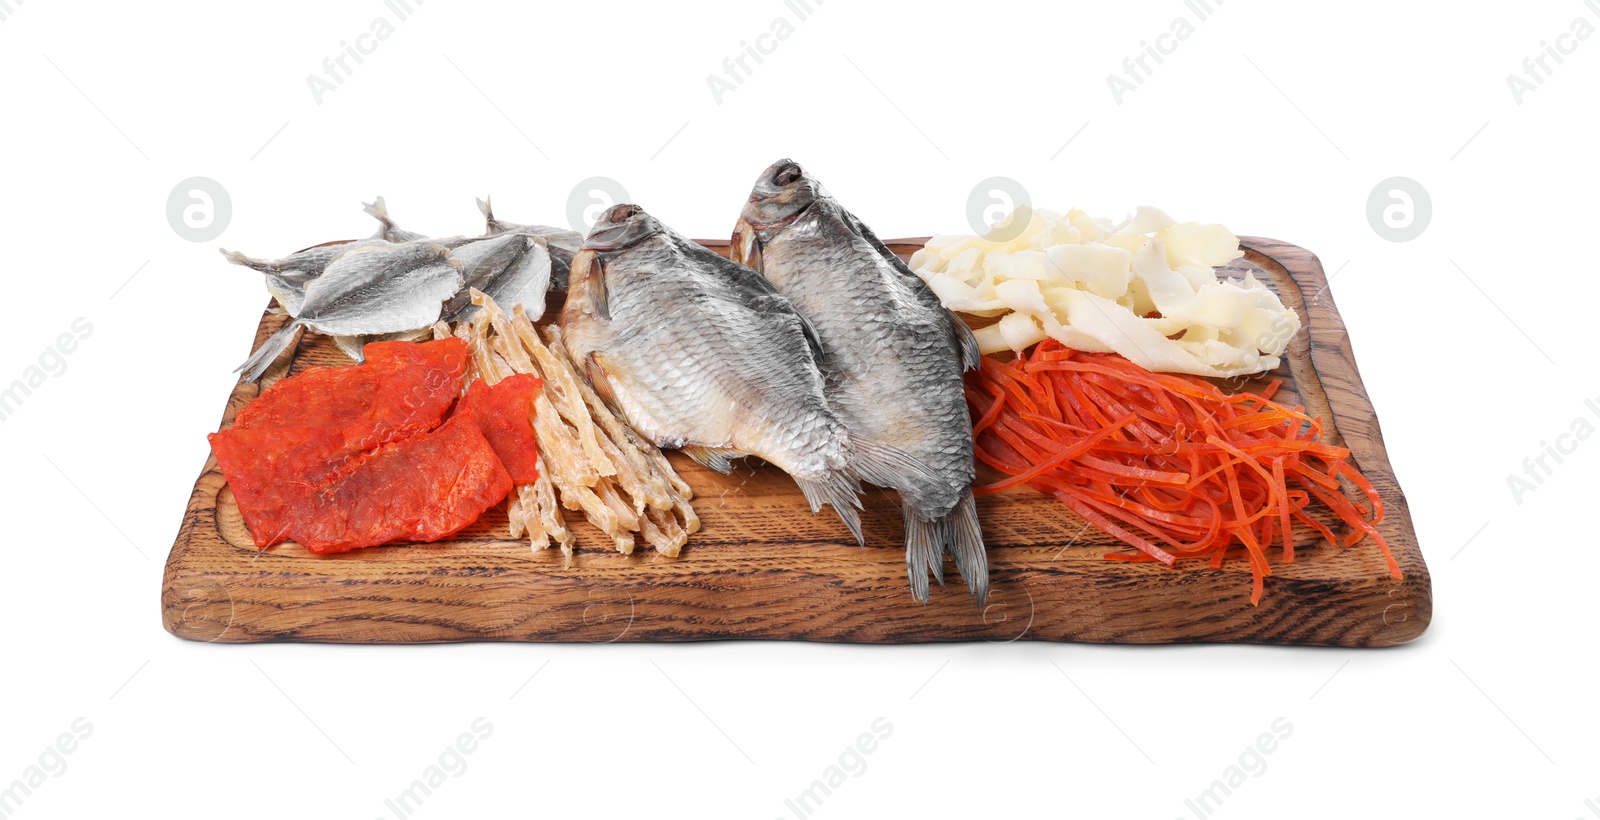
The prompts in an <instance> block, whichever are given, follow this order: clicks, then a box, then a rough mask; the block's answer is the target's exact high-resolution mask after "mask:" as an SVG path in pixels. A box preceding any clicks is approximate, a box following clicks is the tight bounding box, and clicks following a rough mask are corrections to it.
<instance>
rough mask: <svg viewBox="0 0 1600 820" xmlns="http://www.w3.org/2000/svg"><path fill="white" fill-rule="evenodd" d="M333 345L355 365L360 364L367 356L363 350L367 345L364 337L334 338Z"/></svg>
mask: <svg viewBox="0 0 1600 820" xmlns="http://www.w3.org/2000/svg"><path fill="white" fill-rule="evenodd" d="M333 344H334V346H335V347H337V348H339V350H340V352H342V353H344V355H346V356H349V357H350V360H351V361H353V362H355V363H356V364H361V363H363V362H365V361H366V360H367V354H366V352H365V350H364V348H365V347H366V344H367V337H366V336H335V337H333Z"/></svg>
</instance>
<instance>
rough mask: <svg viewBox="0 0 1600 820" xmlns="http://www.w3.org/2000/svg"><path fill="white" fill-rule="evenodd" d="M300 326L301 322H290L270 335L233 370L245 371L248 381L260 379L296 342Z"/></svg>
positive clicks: (237, 371)
mask: <svg viewBox="0 0 1600 820" xmlns="http://www.w3.org/2000/svg"><path fill="white" fill-rule="evenodd" d="M300 327H301V324H300V323H299V322H290V323H289V326H288V327H286V328H284V329H282V330H280V331H278V332H277V333H274V334H272V335H271V336H268V337H267V340H266V341H265V342H262V343H261V346H260V347H258V348H256V352H254V353H251V354H250V358H248V359H245V360H244V364H241V365H239V366H238V367H236V368H234V370H233V372H235V373H243V374H244V380H245V381H246V382H254V381H259V380H260V379H261V377H262V375H263V374H265V373H266V372H267V368H269V367H271V366H272V363H273V362H275V361H277V360H278V356H279V354H281V353H283V351H284V350H286V349H287V348H288V347H289V345H291V344H293V343H294V340H295V337H297V336H299V335H300Z"/></svg>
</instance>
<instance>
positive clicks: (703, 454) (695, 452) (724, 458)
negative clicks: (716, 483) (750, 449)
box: [678, 447, 745, 475]
mask: <svg viewBox="0 0 1600 820" xmlns="http://www.w3.org/2000/svg"><path fill="white" fill-rule="evenodd" d="M678 450H679V452H681V453H683V454H684V455H686V456H688V457H690V458H692V459H694V460H695V461H698V462H700V464H701V465H702V466H704V467H705V468H706V469H708V470H716V471H717V472H719V473H722V474H723V475H727V474H728V473H730V472H733V460H734V459H736V458H744V456H745V454H744V453H741V452H739V451H738V450H728V449H723V448H719V447H680V448H678Z"/></svg>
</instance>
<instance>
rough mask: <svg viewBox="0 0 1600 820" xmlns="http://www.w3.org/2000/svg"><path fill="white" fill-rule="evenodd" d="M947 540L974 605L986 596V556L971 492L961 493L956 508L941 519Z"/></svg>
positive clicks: (987, 589)
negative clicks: (974, 600) (946, 533)
mask: <svg viewBox="0 0 1600 820" xmlns="http://www.w3.org/2000/svg"><path fill="white" fill-rule="evenodd" d="M944 521H945V522H947V523H948V525H949V528H950V534H951V539H950V540H949V541H948V542H946V543H947V545H948V548H949V550H950V557H952V558H954V559H955V560H956V569H957V570H960V572H961V578H962V579H963V580H965V581H966V582H967V590H968V591H969V592H971V593H972V594H973V595H974V596H977V599H978V606H983V602H984V600H986V599H987V598H988V597H989V553H988V551H987V550H986V549H984V546H983V528H982V527H980V526H979V524H978V504H977V502H976V501H975V500H973V498H972V489H971V488H968V489H967V491H966V492H964V493H962V494H961V501H960V502H959V503H957V504H956V508H955V509H954V510H951V511H950V514H949V515H946V516H945V517H944Z"/></svg>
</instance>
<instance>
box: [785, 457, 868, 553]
mask: <svg viewBox="0 0 1600 820" xmlns="http://www.w3.org/2000/svg"><path fill="white" fill-rule="evenodd" d="M794 483H796V484H798V485H800V492H802V493H805V496H806V503H807V504H810V505H811V512H812V513H817V512H819V511H820V510H821V509H822V505H823V504H828V505H830V506H832V507H833V511H834V513H835V514H837V515H838V516H839V520H840V521H843V522H844V526H845V528H846V529H848V530H850V534H851V535H852V536H854V537H855V539H856V543H857V544H860V545H861V546H866V544H867V541H866V539H865V538H863V537H862V536H861V485H860V484H859V483H858V482H857V481H856V480H855V479H854V478H853V477H851V476H850V475H848V474H847V473H843V472H838V473H833V474H831V475H829V476H828V477H826V478H823V479H820V480H817V481H808V480H806V479H803V478H796V479H795V480H794Z"/></svg>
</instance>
